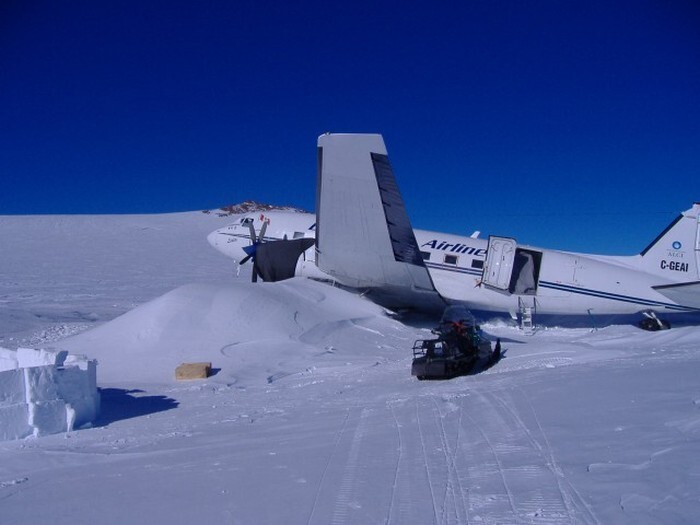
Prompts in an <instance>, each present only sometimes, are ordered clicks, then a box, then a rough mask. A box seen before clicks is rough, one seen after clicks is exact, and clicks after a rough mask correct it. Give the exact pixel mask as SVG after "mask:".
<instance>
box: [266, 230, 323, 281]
mask: <svg viewBox="0 0 700 525" xmlns="http://www.w3.org/2000/svg"><path fill="white" fill-rule="evenodd" d="M313 245H314V239H292V240H280V241H272V242H264V243H261V244H259V245H258V247H257V250H256V252H255V267H256V269H257V272H258V275H259V276H260V277H262V279H263V281H268V282H270V281H272V282H274V281H283V280H285V279H291V278H292V277H294V270H295V269H296V266H297V261H298V260H299V256H300V255H301V254H302V253H304V251H306V250H308V249H309V248H311V247H312V246H313ZM254 271H255V270H254Z"/></svg>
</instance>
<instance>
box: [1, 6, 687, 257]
mask: <svg viewBox="0 0 700 525" xmlns="http://www.w3.org/2000/svg"><path fill="white" fill-rule="evenodd" d="M326 131H334V132H379V133H382V134H383V135H384V138H385V141H386V143H387V147H388V149H389V155H390V158H391V160H392V163H393V165H394V171H395V173H396V175H397V178H398V181H399V185H400V187H401V189H402V192H403V194H404V197H405V200H406V205H407V208H408V210H409V213H410V215H411V218H412V222H413V225H414V227H419V228H425V229H437V230H443V231H451V232H455V233H471V232H472V231H473V230H474V229H480V230H482V231H483V232H484V233H494V234H505V235H512V236H515V237H516V238H517V239H518V240H519V241H521V242H524V243H529V244H535V245H539V246H545V247H553V248H562V249H571V250H584V251H596V252H601V253H622V254H626V253H636V252H638V251H639V250H641V249H642V248H644V246H645V245H646V244H647V243H648V242H649V241H651V240H652V239H653V238H654V237H655V236H656V234H657V233H658V232H660V231H661V229H663V227H665V226H666V224H667V223H668V222H669V221H671V220H672V219H673V218H674V217H675V216H676V215H677V214H678V212H680V211H681V210H684V209H687V208H688V207H690V205H691V203H692V202H693V201H698V200H700V4H699V3H698V2H697V1H694V0H687V1H682V0H678V1H674V0H671V1H646V0H639V1H629V2H625V1H622V2H609V1H599V0H592V1H591V0H588V1H580V2H578V1H568V0H561V1H542V0H534V1H532V2H521V1H515V0H514V1H508V2H506V1H497V0H493V1H491V0H489V1H487V0H479V1H464V2H450V3H440V2H364V1H352V2H332V1H326V2H282V1H279V2H262V1H214V2H207V1H202V2H180V1H161V2H149V1H136V0H134V1H120V2H115V1H108V0H100V1H93V0H89V1H70V2H69V1H41V0H39V1H19V0H17V1H13V0H8V1H5V2H2V4H0V176H1V180H2V192H0V214H36V213H146V212H165V211H184V210H196V209H204V208H215V207H218V206H220V205H225V204H231V203H236V202H240V201H242V200H245V199H255V200H258V201H262V202H269V203H273V204H280V205H295V206H299V207H303V208H306V209H309V210H313V208H314V199H315V181H316V179H315V177H316V173H315V171H316V151H315V150H316V138H317V136H318V135H319V134H321V133H323V132H326Z"/></svg>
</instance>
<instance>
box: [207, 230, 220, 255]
mask: <svg viewBox="0 0 700 525" xmlns="http://www.w3.org/2000/svg"><path fill="white" fill-rule="evenodd" d="M220 238H221V230H214V231H213V232H211V233H210V234H209V235H207V241H208V242H209V244H211V245H212V247H214V248H216V249H217V250H218V249H219V239H220Z"/></svg>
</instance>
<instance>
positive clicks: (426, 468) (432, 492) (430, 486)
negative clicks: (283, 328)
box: [415, 401, 438, 523]
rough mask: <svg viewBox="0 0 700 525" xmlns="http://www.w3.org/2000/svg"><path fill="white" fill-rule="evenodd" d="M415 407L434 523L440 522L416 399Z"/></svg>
mask: <svg viewBox="0 0 700 525" xmlns="http://www.w3.org/2000/svg"><path fill="white" fill-rule="evenodd" d="M415 407H416V426H417V428H418V434H419V436H420V444H421V452H422V453H423V466H424V467H425V475H426V477H427V479H428V486H429V488H430V501H431V503H432V505H433V516H434V518H435V521H434V523H438V512H437V504H436V502H435V490H434V488H433V487H434V485H433V480H432V479H431V476H430V467H429V461H428V453H427V452H426V449H425V435H424V433H423V426H422V424H421V422H420V414H419V413H418V402H417V401H416V404H415Z"/></svg>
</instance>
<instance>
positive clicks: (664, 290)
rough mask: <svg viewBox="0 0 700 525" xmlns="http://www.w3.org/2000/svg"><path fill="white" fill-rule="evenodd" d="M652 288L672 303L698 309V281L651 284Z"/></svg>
mask: <svg viewBox="0 0 700 525" xmlns="http://www.w3.org/2000/svg"><path fill="white" fill-rule="evenodd" d="M652 288H654V290H656V291H657V292H659V293H660V294H662V295H664V296H665V297H668V298H669V299H671V301H673V302H674V303H678V304H680V305H683V306H688V307H690V308H697V309H700V281H694V282H691V283H681V284H667V285H661V286H652Z"/></svg>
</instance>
